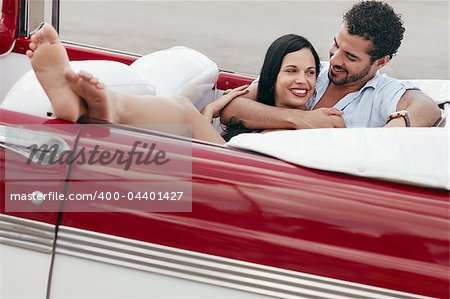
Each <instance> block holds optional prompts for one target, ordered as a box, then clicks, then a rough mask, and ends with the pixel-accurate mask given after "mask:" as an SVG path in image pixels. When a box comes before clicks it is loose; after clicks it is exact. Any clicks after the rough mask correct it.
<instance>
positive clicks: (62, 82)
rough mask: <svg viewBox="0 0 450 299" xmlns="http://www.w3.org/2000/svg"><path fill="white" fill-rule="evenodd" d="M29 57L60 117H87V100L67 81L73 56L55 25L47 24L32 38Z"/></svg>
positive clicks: (74, 119) (66, 118)
mask: <svg viewBox="0 0 450 299" xmlns="http://www.w3.org/2000/svg"><path fill="white" fill-rule="evenodd" d="M26 54H27V56H28V57H29V58H30V60H31V66H32V67H33V70H34V72H35V73H36V77H37V79H38V81H39V83H40V84H41V85H42V87H43V88H44V91H45V93H46V94H47V96H48V97H49V99H50V102H51V104H52V107H53V112H54V113H55V114H56V116H58V117H59V118H61V119H65V120H70V121H76V120H77V119H78V118H79V117H80V116H81V115H84V114H85V113H86V109H85V107H84V105H83V101H82V100H81V99H80V97H79V96H78V95H77V94H76V93H75V92H74V91H73V90H72V89H71V88H70V85H69V82H67V81H66V79H65V78H64V72H65V70H66V69H70V65H69V57H68V56H67V52H66V49H65V48H64V46H63V45H62V44H61V42H60V40H59V37H58V33H57V32H56V30H55V29H54V28H53V27H52V26H51V25H49V24H45V25H44V26H43V27H42V28H41V29H40V30H39V31H38V32H37V33H36V34H34V35H33V36H32V37H31V43H30V50H28V51H27V53H26Z"/></svg>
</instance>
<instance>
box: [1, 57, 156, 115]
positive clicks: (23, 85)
mask: <svg viewBox="0 0 450 299" xmlns="http://www.w3.org/2000/svg"><path fill="white" fill-rule="evenodd" d="M70 66H71V67H72V69H73V70H74V71H75V72H78V71H81V70H84V71H87V72H89V73H91V74H92V75H94V76H95V77H98V78H100V80H101V81H102V82H103V83H104V84H105V85H106V86H107V87H108V88H111V89H113V90H115V91H119V92H124V93H131V94H137V95H144V94H150V95H154V94H155V87H154V86H153V85H151V84H149V83H148V81H147V80H146V79H145V78H144V77H142V76H141V75H140V74H138V73H136V72H135V71H133V70H132V69H131V68H130V67H129V66H128V65H126V64H123V63H120V62H115V61H107V60H85V61H71V62H70ZM0 107H1V108H3V109H8V110H13V111H18V112H23V113H28V114H32V115H37V116H42V117H47V116H48V115H51V113H52V108H51V104H50V101H49V99H48V97H47V95H46V94H45V92H44V90H43V89H42V87H41V85H40V84H39V82H38V81H37V78H36V76H35V74H34V72H33V71H32V70H30V71H28V72H27V73H26V74H25V75H23V76H22V77H21V78H20V79H19V80H18V81H17V82H16V83H15V84H14V86H13V87H12V88H11V90H10V91H9V92H8V94H7V95H6V97H5V100H4V101H3V103H2V105H1V106H0Z"/></svg>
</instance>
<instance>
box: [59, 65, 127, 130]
mask: <svg viewBox="0 0 450 299" xmlns="http://www.w3.org/2000/svg"><path fill="white" fill-rule="evenodd" d="M64 77H65V79H66V81H67V82H69V84H70V88H71V89H72V91H73V92H75V94H76V95H77V96H79V97H80V98H82V99H84V100H85V101H86V105H87V115H86V116H87V117H88V118H89V119H95V120H98V121H102V122H107V123H118V122H119V117H118V113H117V105H116V103H115V102H116V101H115V96H114V94H113V93H112V92H108V91H107V90H106V89H105V86H104V84H103V83H101V82H100V81H99V80H98V79H97V78H95V77H93V76H92V75H91V74H89V73H87V72H83V71H81V72H79V73H78V74H75V73H74V72H73V71H72V70H70V69H67V70H66V72H65V74H64Z"/></svg>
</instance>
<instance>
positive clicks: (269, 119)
mask: <svg viewBox="0 0 450 299" xmlns="http://www.w3.org/2000/svg"><path fill="white" fill-rule="evenodd" d="M248 89H249V92H248V93H247V94H246V95H245V97H237V98H235V99H234V100H233V101H232V102H231V103H229V104H228V105H227V106H226V107H225V108H224V110H223V111H222V114H221V115H220V120H221V122H222V123H224V124H227V123H228V122H229V120H230V119H231V118H235V119H238V120H241V121H243V123H244V125H245V126H246V127H248V128H258V129H310V128H332V127H344V126H345V124H344V120H343V119H342V117H341V115H342V112H341V111H339V110H337V109H334V108H321V109H317V110H312V111H303V110H299V109H289V108H279V107H273V106H269V105H265V104H262V103H259V102H257V101H256V93H257V85H256V84H252V85H251V86H250V87H248Z"/></svg>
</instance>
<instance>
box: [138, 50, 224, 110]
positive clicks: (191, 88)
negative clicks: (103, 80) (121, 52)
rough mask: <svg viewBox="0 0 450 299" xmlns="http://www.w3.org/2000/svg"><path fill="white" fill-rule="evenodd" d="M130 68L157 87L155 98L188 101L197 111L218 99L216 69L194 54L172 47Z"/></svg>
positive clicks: (209, 60)
mask: <svg viewBox="0 0 450 299" xmlns="http://www.w3.org/2000/svg"><path fill="white" fill-rule="evenodd" d="M130 67H131V68H132V69H133V70H135V71H136V72H138V73H139V74H141V75H142V76H143V77H145V78H146V79H147V81H148V82H150V83H151V84H152V85H154V86H155V87H156V94H157V95H160V96H165V97H174V96H185V97H188V98H189V99H190V100H191V101H192V103H193V104H194V105H195V106H196V107H197V109H199V110H200V109H202V108H203V107H204V106H205V105H206V104H208V103H209V102H211V101H213V100H215V99H216V97H217V94H216V93H215V92H214V90H213V89H214V86H215V83H216V81H217V76H218V73H219V70H218V68H217V65H216V63H214V62H213V61H212V60H211V59H209V58H208V57H206V56H205V55H203V54H202V53H200V52H198V51H196V50H193V49H190V48H187V47H182V46H177V47H172V48H170V49H167V50H161V51H158V52H154V53H151V54H148V55H145V56H143V57H141V58H139V59H137V60H136V61H135V62H134V63H132V64H131V65H130Z"/></svg>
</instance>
